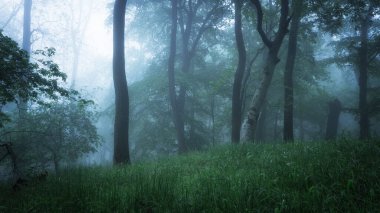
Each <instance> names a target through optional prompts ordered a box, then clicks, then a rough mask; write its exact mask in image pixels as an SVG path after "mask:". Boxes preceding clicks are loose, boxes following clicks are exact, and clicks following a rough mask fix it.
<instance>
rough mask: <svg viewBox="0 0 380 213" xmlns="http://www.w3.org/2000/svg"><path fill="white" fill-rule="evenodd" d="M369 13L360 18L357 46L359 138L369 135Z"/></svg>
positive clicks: (363, 138)
mask: <svg viewBox="0 0 380 213" xmlns="http://www.w3.org/2000/svg"><path fill="white" fill-rule="evenodd" d="M368 25H369V15H367V17H365V18H364V20H362V23H361V28H360V48H359V115H360V118H359V126H360V139H361V140H365V139H368V138H369V137H370V129H369V128H370V124H369V113H368V103H367V90H368V86H367V85H368V28H369V26H368Z"/></svg>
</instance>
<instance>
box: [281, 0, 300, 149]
mask: <svg viewBox="0 0 380 213" xmlns="http://www.w3.org/2000/svg"><path fill="white" fill-rule="evenodd" d="M301 10H302V1H301V0H295V1H293V18H292V23H291V24H290V31H289V45H288V56H287V59H286V65H285V73H284V129H283V140H284V141H285V142H292V141H293V140H294V130H293V102H294V98H293V70H294V64H295V60H296V54H297V35H298V28H299V22H300V19H301Z"/></svg>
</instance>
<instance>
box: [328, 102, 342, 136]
mask: <svg viewBox="0 0 380 213" xmlns="http://www.w3.org/2000/svg"><path fill="white" fill-rule="evenodd" d="M341 111H342V104H341V103H340V101H339V100H338V99H335V100H333V101H330V102H329V114H328V117H327V125H326V137H325V139H326V140H335V139H336V136H337V133H338V124H339V115H340V112H341Z"/></svg>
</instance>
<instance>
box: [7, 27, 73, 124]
mask: <svg viewBox="0 0 380 213" xmlns="http://www.w3.org/2000/svg"><path fill="white" fill-rule="evenodd" d="M54 53H55V49H54V48H45V50H37V51H36V52H35V53H34V55H33V57H35V58H33V59H31V60H32V61H33V62H29V56H28V54H27V52H25V51H23V50H22V49H20V48H19V47H18V45H17V43H16V42H15V41H13V40H12V39H11V38H9V37H7V36H5V35H3V33H2V32H1V31H0V86H1V90H0V106H3V105H5V104H7V103H10V102H16V103H17V102H18V101H19V99H22V100H28V101H32V102H37V103H40V104H44V103H45V101H46V100H51V99H53V100H56V99H57V98H58V97H59V96H66V97H68V96H69V95H70V91H69V90H67V89H66V88H64V87H62V86H60V82H62V81H65V80H66V74H64V73H63V72H61V71H60V70H59V67H58V65H57V64H56V63H54V62H53V61H52V60H51V57H52V56H53V55H54ZM1 116H2V117H5V114H4V113H1ZM3 121H4V119H2V120H0V127H1V126H2V125H3Z"/></svg>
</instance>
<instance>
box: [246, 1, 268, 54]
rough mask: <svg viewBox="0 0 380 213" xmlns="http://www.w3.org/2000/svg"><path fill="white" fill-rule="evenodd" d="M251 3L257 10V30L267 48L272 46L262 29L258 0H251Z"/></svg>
mask: <svg viewBox="0 0 380 213" xmlns="http://www.w3.org/2000/svg"><path fill="white" fill-rule="evenodd" d="M251 2H252V4H253V5H254V6H255V8H256V11H257V32H258V33H259V34H260V37H261V39H262V40H263V42H264V44H265V46H267V47H268V48H271V47H272V43H273V42H272V41H271V40H270V39H269V38H268V36H267V35H266V34H265V32H264V30H263V9H262V7H261V3H260V1H259V0H251Z"/></svg>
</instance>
